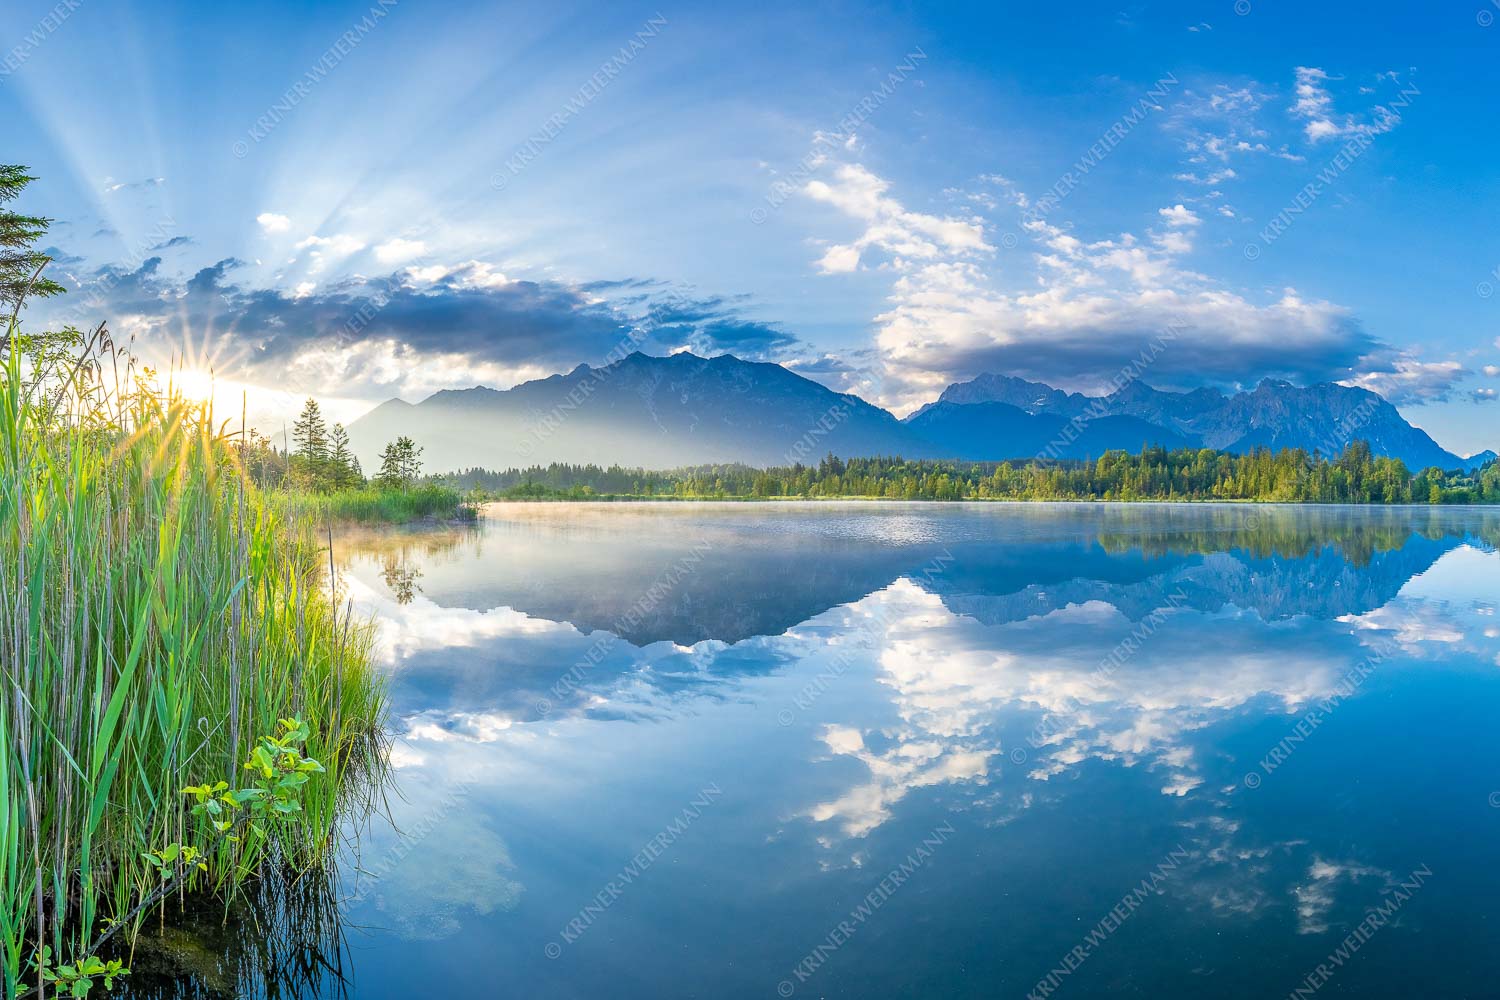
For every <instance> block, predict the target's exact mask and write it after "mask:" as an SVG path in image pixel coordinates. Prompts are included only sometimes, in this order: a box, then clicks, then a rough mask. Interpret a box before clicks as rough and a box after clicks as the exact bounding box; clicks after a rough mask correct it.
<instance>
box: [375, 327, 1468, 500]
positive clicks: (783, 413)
mask: <svg viewBox="0 0 1500 1000" xmlns="http://www.w3.org/2000/svg"><path fill="white" fill-rule="evenodd" d="M403 434H404V435H407V436H410V437H412V438H413V439H415V440H416V442H417V443H418V444H419V445H421V446H422V447H423V448H424V449H425V450H424V454H423V456H422V458H423V463H424V465H425V467H426V468H427V469H428V470H429V471H433V472H446V471H452V470H457V469H461V468H470V467H474V466H480V467H485V468H492V469H503V468H511V467H518V466H526V465H532V464H546V463H548V462H572V463H590V462H593V463H598V464H601V465H610V464H619V465H624V466H641V467H646V468H672V467H677V466H683V465H701V464H710V463H731V462H742V463H745V464H749V465H757V466H766V465H785V464H791V463H793V462H796V461H802V462H804V463H808V464H812V463H815V462H816V461H817V460H818V459H819V458H821V457H822V456H823V455H825V454H828V453H830V452H832V453H834V454H837V455H840V456H844V457H853V456H876V455H901V456H904V457H907V458H964V459H973V460H992V461H1000V460H1005V459H1026V458H1031V457H1033V456H1036V455H1041V454H1045V455H1047V456H1048V457H1054V458H1089V457H1098V456H1099V455H1101V454H1103V453H1104V452H1105V451H1108V450H1112V449H1123V450H1128V451H1138V450H1139V449H1140V448H1141V447H1142V446H1143V445H1162V446H1164V447H1167V448H1182V447H1206V448H1214V449H1221V450H1225V451H1231V452H1245V451H1249V450H1251V449H1254V448H1257V447H1269V448H1273V449H1280V448H1303V449H1306V450H1307V451H1309V452H1312V451H1318V452H1321V453H1322V454H1324V455H1330V456H1331V455H1336V454H1338V453H1340V452H1342V451H1343V449H1344V448H1345V447H1346V446H1347V445H1348V444H1350V443H1351V442H1353V441H1357V440H1365V441H1368V442H1369V443H1370V447H1371V449H1372V450H1373V451H1374V453H1375V454H1377V455H1387V456H1391V457H1395V458H1399V459H1401V460H1402V461H1404V462H1405V463H1406V464H1407V466H1408V467H1410V468H1411V469H1413V470H1417V469H1421V468H1425V467H1427V466H1433V465H1436V466H1440V467H1442V468H1444V469H1457V468H1460V467H1469V468H1474V467H1478V466H1479V465H1483V464H1484V463H1485V462H1486V461H1489V460H1492V459H1493V457H1494V453H1493V452H1483V453H1481V454H1480V455H1476V456H1474V457H1473V458H1472V459H1464V458H1461V457H1460V456H1458V455H1455V454H1453V453H1451V452H1449V451H1446V450H1444V449H1443V448H1441V447H1440V446H1439V445H1438V444H1437V443H1436V442H1435V441H1433V440H1432V438H1431V437H1429V436H1428V435H1427V434H1426V433H1425V432H1424V431H1422V430H1421V429H1419V428H1416V427H1413V426H1412V425H1411V424H1409V423H1407V422H1406V420H1405V419H1403V418H1402V416H1401V414H1400V413H1399V412H1398V411H1397V410H1396V408H1395V407H1394V406H1392V405H1391V404H1390V403H1388V402H1386V401H1385V399H1383V398H1382V397H1380V396H1378V395H1376V394H1375V393H1372V392H1369V391H1368V390H1365V389H1359V388H1354V387H1350V386H1344V385H1338V384H1335V383H1326V382H1325V383H1321V384H1319V385H1313V386H1307V387H1298V386H1294V385H1292V384H1291V383H1289V382H1283V381H1277V380H1272V379H1267V380H1266V381H1263V382H1262V383H1261V384H1260V385H1259V386H1257V387H1256V388H1255V389H1254V390H1253V391H1250V392H1240V393H1236V394H1235V395H1232V396H1225V395H1224V394H1223V393H1221V392H1219V391H1218V390H1216V389H1207V388H1205V389H1196V390H1193V391H1192V392H1166V391H1162V390H1159V389H1154V388H1152V387H1151V386H1149V385H1146V384H1145V383H1143V382H1140V381H1136V382H1133V383H1131V384H1129V385H1126V386H1124V387H1122V388H1121V389H1119V390H1118V391H1116V392H1114V393H1111V394H1109V395H1107V396H1085V395H1082V394H1080V393H1068V392H1063V391H1062V390H1060V389H1055V388H1053V387H1051V386H1048V385H1045V384H1043V383H1040V382H1029V381H1027V380H1025V379H1020V378H1014V377H1012V376H1007V375H982V376H980V377H979V378H976V379H973V380H971V381H969V382H961V383H957V384H955V385H951V386H949V387H948V388H947V389H946V390H944V392H943V394H942V396H941V397H940V398H939V399H938V400H937V401H935V402H933V403H930V404H928V405H927V406H924V407H922V408H921V409H920V410H918V411H917V412H915V413H913V414H912V415H911V416H910V417H908V418H907V419H905V420H898V419H896V417H894V416H893V415H891V414H890V413H889V412H887V411H886V410H883V409H881V408H880V407H877V406H874V405H872V404H870V403H868V402H866V401H864V400H863V399H860V398H859V397H858V396H854V395H850V394H847V393H838V392H834V391H833V390H831V389H829V388H827V387H826V386H823V385H821V384H819V383H817V382H814V381H812V380H810V379H807V378H804V377H802V376H800V375H797V374H795V373H794V372H791V371H788V370H787V369H786V368H783V367H782V366H780V365H776V364H770V363H765V362H751V361H744V360H741V359H740V358H737V357H734V356H732V355H720V356H718V357H714V358H702V357H698V356H697V355H694V354H690V353H681V354H674V355H672V356H670V357H649V356H647V355H644V354H640V353H635V354H631V355H629V356H628V357H625V358H623V359H621V360H619V361H617V362H615V363H614V364H611V365H607V366H605V367H602V368H590V367H588V366H587V365H579V366H578V367H577V368H575V369H574V370H573V371H571V372H569V373H567V374H566V375H553V376H551V377H549V378H544V379H538V380H536V381H533V382H525V383H523V384H521V385H518V386H516V387H515V388H512V389H506V390H498V389H490V388H485V387H483V386H476V387H475V388H472V389H461V390H447V391H443V392H439V393H435V394H434V395H432V396H430V397H428V398H427V399H425V400H423V401H422V402H420V403H416V404H412V403H407V402H404V401H402V400H399V399H393V400H390V401H388V402H386V403H383V404H381V405H380V406H378V407H376V408H375V409H374V410H372V411H371V412H369V413H367V414H365V415H364V416H363V417H360V418H359V419H358V420H356V421H354V422H353V423H351V424H350V425H349V435H350V438H351V440H352V442H353V446H354V449H355V452H356V454H357V455H358V456H359V459H360V461H361V463H363V464H364V466H365V468H367V469H369V470H371V471H373V470H374V469H375V468H377V467H378V462H379V459H378V456H379V452H380V449H381V448H382V447H383V446H384V445H385V444H386V443H387V442H388V441H391V440H392V439H394V438H395V437H397V436H398V435H403Z"/></svg>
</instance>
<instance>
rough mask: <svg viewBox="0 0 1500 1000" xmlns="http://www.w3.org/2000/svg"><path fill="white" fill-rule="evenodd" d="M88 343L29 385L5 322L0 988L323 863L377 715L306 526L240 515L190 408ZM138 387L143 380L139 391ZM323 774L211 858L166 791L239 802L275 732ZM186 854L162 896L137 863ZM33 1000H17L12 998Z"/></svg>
mask: <svg viewBox="0 0 1500 1000" xmlns="http://www.w3.org/2000/svg"><path fill="white" fill-rule="evenodd" d="M106 338H107V335H104V334H103V330H102V328H101V330H100V331H98V333H97V334H96V339H95V341H93V342H91V343H90V344H88V345H85V346H84V347H83V348H82V351H81V355H80V357H81V360H79V361H78V362H77V363H76V364H74V365H73V366H72V367H71V369H68V370H64V369H67V366H66V365H60V366H58V367H57V369H56V370H53V371H38V370H37V365H36V364H35V363H34V362H28V361H27V360H26V359H25V358H23V352H22V350H21V348H20V347H19V344H20V343H21V339H22V338H21V337H20V336H19V334H18V328H17V326H16V324H15V322H14V321H12V322H11V324H10V326H9V332H8V336H7V338H6V340H5V341H4V343H5V344H6V345H8V346H6V348H5V352H4V357H3V358H0V363H3V366H4V367H3V371H0V567H3V569H0V667H3V670H4V675H3V678H0V966H3V975H4V979H5V988H6V995H7V996H14V995H15V994H16V992H17V991H18V989H19V988H22V987H23V985H24V984H25V983H27V982H29V983H30V984H31V985H32V987H33V989H36V990H38V992H40V993H41V994H43V995H45V994H46V993H47V991H48V989H49V987H48V986H47V985H46V984H45V983H43V982H42V981H41V978H40V976H39V975H38V974H37V970H36V969H35V967H34V962H35V958H36V956H37V954H38V952H39V950H40V949H41V947H43V946H46V947H48V948H50V951H51V954H52V956H53V958H52V961H53V962H54V963H62V962H70V961H73V960H75V959H78V958H82V957H84V956H86V955H91V954H94V953H95V952H98V951H101V950H103V951H108V952H109V953H110V954H112V955H115V956H117V957H118V956H127V957H128V946H129V944H130V942H132V941H133V940H134V938H135V935H136V932H137V931H138V930H139V928H140V926H141V925H142V924H143V923H144V922H145V921H147V920H151V921H156V920H165V919H170V912H171V907H170V906H168V905H167V903H168V901H169V900H168V898H167V897H168V895H169V893H168V892H166V891H164V890H168V889H169V890H171V892H170V896H171V897H172V899H174V900H177V899H181V898H183V896H185V895H186V894H188V893H193V892H201V891H202V890H213V891H217V892H219V893H221V894H225V895H229V894H232V893H233V892H234V891H235V890H236V889H237V888H238V887H239V886H240V885H241V884H243V883H244V882H245V881H246V880H247V879H250V878H253V877H255V875H256V874H257V873H258V871H260V870H261V869H262V867H263V866H264V865H265V864H266V863H267V859H268V858H275V859H276V863H277V864H282V863H285V864H289V865H291V866H292V867H293V868H294V869H295V868H298V867H304V868H305V867H307V866H310V865H314V864H316V863H317V862H318V861H319V860H321V859H323V858H325V857H326V855H327V853H328V851H329V849H330V847H331V844H332V840H333V838H334V836H335V830H336V828H337V816H338V814H339V810H340V807H341V805H342V804H343V802H342V800H343V798H344V797H345V796H346V795H347V794H349V792H348V789H347V788H346V782H345V779H346V778H347V777H349V776H350V775H351V773H352V772H355V771H360V770H363V769H366V768H368V767H369V766H371V761H370V759H369V755H370V754H372V753H373V752H374V741H375V740H376V739H377V736H376V734H378V732H379V731H380V726H381V721H382V713H383V710H384V695H383V689H382V685H381V682H380V680H379V678H378V676H377V674H376V672H375V671H374V670H373V669H372V667H371V661H370V655H369V653H370V642H371V634H370V631H369V629H368V628H367V627H366V626H365V625H364V624H363V623H362V622H360V621H356V620H355V619H354V618H353V616H352V615H351V613H350V612H349V611H348V610H347V609H342V608H340V607H339V606H338V604H337V603H336V598H335V597H334V596H332V595H331V594H330V590H329V587H328V586H327V575H326V574H327V572H329V571H330V570H329V568H328V555H327V553H324V552H321V551H320V549H319V546H318V542H317V535H316V532H315V530H314V527H313V522H312V521H311V520H310V518H308V517H307V516H306V515H305V514H298V513H296V512H294V511H289V510H288V509H287V508H286V506H285V505H284V504H282V503H279V502H277V501H276V500H274V499H271V498H267V497H265V496H263V495H261V494H260V493H258V492H257V491H256V490H255V488H254V487H253V486H252V485H251V484H250V483H249V481H248V478H247V477H246V476H245V475H243V474H242V472H241V470H240V469H239V467H238V465H237V463H236V461H235V457H236V449H235V447H234V442H233V435H224V434H222V433H220V432H219V431H217V430H216V428H215V426H214V422H213V417H212V413H211V410H210V408H209V407H208V406H207V405H205V404H201V403H195V402H192V401H189V400H186V399H183V398H181V397H180V396H176V395H174V394H173V393H172V392H171V391H170V390H168V391H166V392H163V391H159V390H157V389H155V388H154V386H153V385H152V383H151V380H150V378H149V377H147V378H140V377H137V376H136V374H135V372H134V370H133V368H131V367H130V365H129V362H128V359H126V362H125V364H126V370H125V372H124V374H123V375H122V374H121V373H120V369H119V365H120V359H121V357H122V356H121V355H117V354H116V353H115V352H114V350H113V348H111V347H110V346H109V345H108V343H107V339H106ZM148 375H149V373H148ZM283 718H296V719H300V720H304V721H305V722H306V723H307V724H308V726H309V729H310V732H309V734H308V736H307V739H306V745H305V747H304V748H303V752H305V753H306V754H307V756H308V757H310V758H313V759H315V760H317V761H319V762H321V763H322V764H323V766H324V767H325V768H326V774H320V775H317V776H316V777H317V778H318V779H319V780H316V781H310V782H309V783H308V784H307V786H306V787H305V790H304V792H303V793H302V798H301V809H300V811H299V812H298V813H297V814H296V815H295V816H292V817H288V821H286V822H277V823H275V824H273V825H271V826H269V827H268V828H266V829H264V830H261V829H260V828H258V827H257V828H256V830H255V831H251V830H249V829H248V828H236V830H235V831H233V833H232V834H231V835H228V836H225V835H221V834H218V833H216V832H215V831H213V830H209V829H206V824H205V823H204V821H203V820H202V818H200V817H194V816H193V815H192V814H191V813H190V812H189V806H190V801H189V797H188V796H185V795H184V794H183V791H182V789H183V788H184V787H185V786H187V785H191V784H197V783H202V782H208V783H212V782H217V781H225V782H228V783H229V786H230V788H231V789H235V788H240V787H242V786H244V785H245V784H246V783H247V782H248V781H249V780H250V779H249V778H248V777H246V772H245V771H244V770H243V768H242V766H241V764H242V762H243V761H244V760H245V759H246V757H247V755H248V754H249V753H250V751H251V750H252V748H253V747H254V746H255V744H256V742H257V740H259V739H260V738H262V737H263V736H265V735H266V734H270V733H273V732H275V731H276V727H277V725H278V720H280V719H283ZM172 844H181V845H193V846H195V847H196V848H197V849H198V850H200V851H202V852H203V854H204V858H205V862H206V868H205V869H204V870H200V869H198V868H197V867H196V866H193V867H192V868H191V869H190V870H184V871H182V872H180V873H174V877H172V878H171V879H170V881H168V880H166V879H165V878H164V876H163V874H162V872H161V871H159V870H158V868H157V867H155V866H153V864H152V863H151V862H150V861H148V860H147V859H146V858H145V855H146V854H148V853H150V852H153V851H159V850H160V849H162V848H164V847H166V846H168V845H172ZM32 995H37V994H36V993H33V994H32Z"/></svg>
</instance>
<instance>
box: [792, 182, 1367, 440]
mask: <svg viewBox="0 0 1500 1000" xmlns="http://www.w3.org/2000/svg"><path fill="white" fill-rule="evenodd" d="M889 189H890V185H889V184H888V183H887V182H886V181H884V180H883V179H881V178H879V177H876V176H875V175H874V174H872V173H870V172H869V171H868V170H866V169H865V168H864V167H860V166H845V167H840V168H838V169H837V170H836V172H835V177H834V180H833V181H832V182H825V181H823V180H815V181H813V182H812V183H810V184H809V185H808V193H809V194H810V195H812V196H813V197H815V198H818V199H819V200H822V201H824V202H826V203H828V204H831V205H835V206H837V207H839V208H841V209H842V210H844V211H845V212H846V213H847V214H850V215H852V216H855V217H856V218H859V219H861V220H864V221H865V222H866V223H867V226H868V228H867V230H866V235H865V236H864V237H862V238H861V239H860V240H859V241H856V242H855V243H852V244H843V245H839V246H835V247H833V248H831V249H830V250H829V251H828V252H826V253H825V254H824V256H823V258H822V259H821V260H820V261H819V262H818V264H817V267H818V270H820V271H821V272H823V273H825V274H837V273H840V272H845V271H848V270H852V269H853V268H854V267H855V266H857V264H858V263H859V262H860V261H862V260H864V254H865V253H866V252H868V248H871V247H876V246H878V247H880V248H881V249H883V250H884V251H885V253H886V255H887V258H886V259H885V261H884V262H883V266H885V267H886V268H887V269H888V270H889V271H890V272H891V273H892V274H893V276H894V277H893V282H892V285H891V291H890V295H889V299H888V303H889V304H888V308H886V309H885V310H884V311H883V312H881V313H880V314H879V315H877V316H876V317H875V325H876V345H877V349H878V353H879V366H878V369H879V372H880V374H879V375H878V376H876V377H872V378H871V379H869V380H866V381H863V382H861V383H859V384H851V385H849V386H847V388H849V389H850V390H851V391H859V392H861V393H868V394H870V395H872V396H874V397H875V398H876V400H877V401H878V402H880V403H882V404H883V405H887V406H890V407H893V408H895V409H896V410H898V411H902V412H905V411H909V410H911V409H913V408H914V407H916V406H918V405H920V404H921V403H924V402H926V401H928V400H930V399H931V398H932V397H933V396H934V395H936V394H937V393H939V392H941V391H942V390H943V389H944V388H945V387H946V386H947V385H949V384H950V383H952V382H954V381H959V380H961V379H966V378H972V377H974V376H975V375H978V374H980V373H982V372H986V371H999V372H1007V373H1015V374H1020V375H1025V376H1028V377H1032V378H1039V379H1043V380H1047V381H1052V382H1054V384H1057V383H1061V384H1063V385H1064V387H1067V388H1077V389H1097V388H1100V387H1102V386H1103V385H1104V384H1105V383H1106V382H1107V381H1108V380H1110V379H1112V378H1114V377H1115V376H1116V375H1117V374H1118V373H1119V371H1120V370H1121V369H1122V368H1123V367H1125V366H1127V365H1130V364H1131V363H1132V362H1135V361H1137V360H1138V359H1139V358H1140V357H1141V355H1142V352H1143V351H1144V350H1148V349H1149V347H1150V345H1151V344H1153V343H1158V344H1160V341H1159V338H1161V337H1162V335H1163V333H1164V332H1165V331H1168V330H1173V331H1175V336H1173V337H1172V338H1171V343H1170V344H1169V345H1167V346H1165V348H1164V349H1159V350H1158V351H1156V352H1154V363H1153V365H1152V367H1151V371H1150V374H1149V376H1148V377H1149V381H1150V382H1151V383H1152V384H1158V385H1164V386H1168V387H1170V386H1172V385H1173V384H1192V385H1197V384H1201V383H1202V382H1203V381H1204V380H1205V379H1207V380H1216V381H1220V382H1223V383H1231V382H1237V381H1242V380H1254V379H1258V378H1259V377H1261V376H1264V375H1277V376H1279V377H1285V378H1297V379H1300V380H1302V381H1317V380H1320V379H1327V378H1334V377H1338V376H1339V375H1343V374H1347V372H1348V371H1349V370H1351V368H1353V366H1354V365H1355V364H1356V362H1358V361H1359V359H1360V358H1362V357H1363V356H1365V355H1368V354H1370V353H1371V352H1372V351H1373V350H1374V349H1375V348H1377V347H1379V344H1378V343H1377V342H1376V341H1374V340H1373V338H1370V337H1368V336H1367V335H1366V334H1364V333H1363V332H1362V331H1361V330H1360V328H1359V326H1358V324H1357V323H1356V322H1355V321H1354V320H1353V318H1352V317H1351V316H1350V315H1349V312H1348V310H1346V309H1344V308H1343V307H1341V306H1338V305H1335V304H1333V303H1329V302H1320V301H1308V300H1305V299H1303V298H1301V297H1300V296H1299V295H1298V294H1297V293H1296V292H1295V290H1291V289H1288V290H1286V291H1285V292H1283V293H1282V295H1281V296H1280V298H1278V299H1276V300H1274V301H1271V302H1267V303H1257V302H1252V301H1250V300H1249V299H1247V298H1245V297H1244V296H1243V295H1241V294H1239V293H1238V292H1235V291H1231V290H1229V289H1227V288H1224V287H1222V286H1219V285H1218V284H1216V283H1215V282H1213V281H1211V280H1210V279H1208V278H1206V277H1205V276H1203V275H1201V274H1198V273H1196V272H1194V271H1192V270H1189V269H1187V268H1185V267H1183V266H1182V263H1181V261H1182V258H1183V256H1184V255H1186V254H1187V253H1189V252H1190V251H1191V250H1192V234H1193V233H1194V232H1195V231H1196V230H1197V229H1199V228H1201V226H1202V219H1201V218H1200V217H1199V216H1198V214H1197V213H1196V212H1194V211H1192V210H1191V209H1189V208H1188V207H1187V206H1186V205H1185V204H1180V205H1173V206H1171V207H1169V208H1163V209H1160V210H1159V211H1158V212H1157V214H1156V216H1155V218H1156V219H1159V220H1163V221H1164V222H1165V225H1164V226H1162V228H1161V229H1160V230H1159V231H1155V232H1149V233H1148V235H1149V237H1150V238H1149V239H1145V240H1143V239H1141V238H1139V237H1137V236H1135V235H1133V234H1131V233H1121V234H1118V235H1116V236H1114V237H1112V238H1108V239H1098V240H1092V241H1090V240H1086V239H1084V238H1081V237H1080V236H1078V235H1076V234H1075V233H1074V232H1072V231H1070V230H1068V229H1066V228H1064V227H1063V226H1060V225H1056V224H1054V223H1052V222H1049V221H1043V220H1033V221H1030V222H1027V223H1024V224H1023V229H1024V230H1025V232H1026V234H1027V235H1028V236H1029V237H1030V238H1031V240H1032V241H1034V243H1035V251H1034V253H1033V254H1032V256H1031V265H1032V272H1033V273H1032V274H1031V275H1030V281H1029V283H1028V282H1026V281H1025V280H1019V281H1018V280H1017V279H1016V278H1015V277H1014V276H1011V275H1006V276H1005V277H1007V278H1009V279H1010V280H1009V281H1008V282H1007V283H1006V284H1004V285H1002V283H1001V276H999V275H997V274H995V273H992V272H991V270H989V267H988V260H989V255H988V253H987V252H986V251H988V249H989V246H990V242H989V239H988V237H987V234H986V233H985V231H984V226H983V223H981V222H978V221H975V222H972V223H967V222H963V223H960V222H958V220H946V221H947V222H949V223H952V224H954V225H956V226H960V227H962V228H961V229H959V230H955V231H952V232H949V231H948V230H943V231H944V232H949V235H950V237H951V238H949V239H946V240H945V239H938V238H923V237H922V234H923V233H927V232H931V231H933V230H935V229H938V228H939V227H937V226H936V223H938V222H939V221H942V220H936V219H933V218H932V217H930V216H928V217H925V219H926V220H927V221H926V222H925V223H924V224H923V226H922V227H918V226H915V225H912V224H910V222H909V220H910V219H912V218H913V217H914V216H915V213H911V212H908V211H907V210H906V209H905V208H904V207H902V205H901V204H900V203H899V202H898V201H897V200H896V199H895V198H893V197H892V196H891V194H890V191H889ZM909 245H910V247H911V249H912V250H913V252H910V253H903V252H902V251H903V250H905V249H907V248H908V246H909ZM1006 264H1007V267H1010V266H1013V265H1014V264H1015V258H1014V257H1007V258H1006ZM1022 266H1024V265H1022ZM1174 379H1175V380H1176V382H1175V383H1174Z"/></svg>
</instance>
